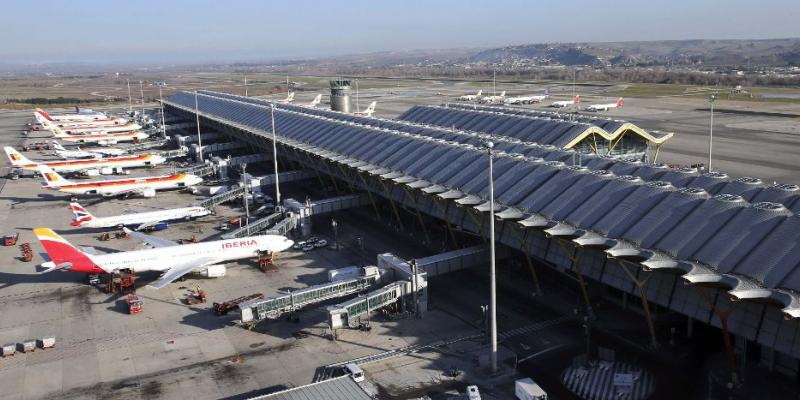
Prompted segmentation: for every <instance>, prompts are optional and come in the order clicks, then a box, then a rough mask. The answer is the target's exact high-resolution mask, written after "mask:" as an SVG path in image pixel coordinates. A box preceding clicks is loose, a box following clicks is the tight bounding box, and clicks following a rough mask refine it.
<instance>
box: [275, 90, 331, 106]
mask: <svg viewBox="0 0 800 400" xmlns="http://www.w3.org/2000/svg"><path fill="white" fill-rule="evenodd" d="M320 99H322V98H321V97H320ZM293 101H294V92H289V94H287V95H286V98H285V99H283V100H277V101H276V103H278V104H289V103H291V102H293Z"/></svg>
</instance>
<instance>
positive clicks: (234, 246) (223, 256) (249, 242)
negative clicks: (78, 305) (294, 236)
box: [73, 235, 292, 272]
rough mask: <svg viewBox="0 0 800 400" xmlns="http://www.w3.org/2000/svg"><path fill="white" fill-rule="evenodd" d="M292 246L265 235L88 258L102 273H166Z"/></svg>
mask: <svg viewBox="0 0 800 400" xmlns="http://www.w3.org/2000/svg"><path fill="white" fill-rule="evenodd" d="M291 245H292V241H291V240H288V239H286V238H285V237H283V236H277V235H262V236H251V237H245V238H241V239H228V240H218V241H214V242H207V243H190V244H184V245H179V246H170V247H159V248H155V249H143V250H134V251H126V252H121V253H112V254H102V255H89V256H88V257H89V259H90V260H91V261H92V262H93V263H94V264H95V265H96V266H97V267H99V268H100V269H101V270H102V271H114V270H119V269H131V270H133V271H136V272H142V271H166V270H168V269H169V268H172V267H173V266H175V265H181V264H186V263H189V262H191V261H192V260H197V261H198V263H199V262H201V261H202V260H207V259H213V260H215V264H222V263H225V262H229V261H235V260H242V259H246V258H251V257H255V256H256V255H258V252H279V251H283V250H286V249H288V248H289V247H291ZM73 270H76V269H75V268H73ZM79 272H90V271H79ZM95 272H96V271H95Z"/></svg>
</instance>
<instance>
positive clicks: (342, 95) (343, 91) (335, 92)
mask: <svg viewBox="0 0 800 400" xmlns="http://www.w3.org/2000/svg"><path fill="white" fill-rule="evenodd" d="M350 82H351V81H350V80H349V79H333V80H331V110H333V111H342V112H346V113H349V112H350Z"/></svg>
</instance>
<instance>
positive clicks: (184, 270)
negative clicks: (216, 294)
mask: <svg viewBox="0 0 800 400" xmlns="http://www.w3.org/2000/svg"><path fill="white" fill-rule="evenodd" d="M218 261H219V260H218V259H216V258H201V259H200V260H192V261H191V262H187V263H183V264H178V265H175V266H173V267H172V268H170V269H168V270H166V271H164V273H163V274H162V275H161V276H160V277H159V278H158V280H157V281H155V282H153V283H151V284H149V285H147V286H148V287H152V288H155V289H161V288H163V287H164V286H167V285H169V284H170V283H172V281H174V280H175V279H178V278H180V277H182V276H184V275H186V274H188V273H189V272H192V270H194V269H197V268H202V267H206V266H209V265H213V264H216V263H217V262H218Z"/></svg>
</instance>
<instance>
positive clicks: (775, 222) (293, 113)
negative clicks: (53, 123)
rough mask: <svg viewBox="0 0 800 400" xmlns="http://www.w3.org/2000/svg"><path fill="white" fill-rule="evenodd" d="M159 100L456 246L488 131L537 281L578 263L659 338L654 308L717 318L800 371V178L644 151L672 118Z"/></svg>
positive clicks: (759, 358)
mask: <svg viewBox="0 0 800 400" xmlns="http://www.w3.org/2000/svg"><path fill="white" fill-rule="evenodd" d="M164 105H165V109H166V111H167V112H168V113H169V114H171V115H174V116H177V117H181V118H183V119H186V120H188V121H194V119H195V118H196V115H199V119H200V125H201V127H202V129H203V131H215V132H219V133H220V134H222V135H224V136H225V137H227V138H229V139H230V140H231V141H236V142H242V143H246V144H247V146H248V147H251V148H252V149H254V150H257V151H258V152H260V153H262V154H267V155H269V156H272V155H273V154H272V151H273V150H272V149H273V142H272V138H273V129H274V134H275V137H276V141H275V144H276V147H277V154H278V159H279V160H280V161H281V163H282V164H283V165H289V166H292V167H297V168H299V169H307V170H312V171H314V173H315V174H317V175H318V176H319V178H320V179H321V180H325V181H330V182H332V184H333V185H334V186H337V187H340V188H341V189H342V190H344V191H347V190H349V191H352V192H354V193H355V192H357V193H365V194H366V195H368V196H369V199H370V202H371V204H372V206H373V208H374V209H375V212H376V213H377V214H379V215H378V216H379V217H383V218H391V219H392V221H391V223H392V224H394V225H395V226H398V227H399V228H400V229H408V230H415V231H416V232H420V237H422V238H425V239H424V240H428V241H430V240H431V238H430V236H431V234H432V231H430V229H431V228H430V227H431V226H432V222H431V221H436V223H437V224H439V225H441V226H444V227H445V229H446V231H445V232H446V235H447V239H446V240H448V241H451V240H452V242H453V245H454V246H457V245H458V244H457V242H456V235H455V234H454V231H458V232H467V233H469V234H471V235H475V236H478V237H483V238H484V239H485V238H486V237H487V235H488V222H489V218H490V216H489V194H488V176H487V163H488V156H487V149H486V148H485V142H486V141H492V142H493V143H494V153H493V157H494V171H495V172H494V186H495V204H494V205H495V209H496V219H495V224H496V231H497V238H498V239H497V240H498V242H499V243H501V244H502V245H504V246H505V247H507V248H509V249H512V250H514V251H515V252H516V254H517V255H518V256H519V257H520V258H522V259H524V260H525V262H526V264H527V266H528V267H529V268H530V272H531V274H532V279H533V281H534V282H535V284H536V285H537V286H538V282H539V281H538V276H539V275H541V274H543V273H544V272H545V271H543V269H547V270H548V271H549V272H552V273H555V274H556V275H558V274H560V275H563V276H568V277H571V278H574V279H575V281H577V282H579V283H578V285H579V286H580V292H581V293H582V296H583V299H584V300H585V304H586V305H587V309H588V310H589V312H591V311H590V310H591V305H590V304H591V302H590V301H589V293H588V289H587V288H588V286H590V285H591V286H592V287H602V288H603V289H604V291H605V293H606V295H607V296H612V297H613V296H620V297H621V296H625V297H626V298H627V297H628V296H633V297H635V298H638V299H639V300H640V302H641V304H642V305H641V308H640V309H638V310H639V312H640V315H641V318H642V324H646V325H647V327H648V330H649V332H650V335H651V339H652V342H653V344H657V342H658V336H659V332H656V327H655V324H654V322H653V320H654V319H657V318H659V316H661V315H666V314H670V315H679V316H681V318H682V319H683V320H684V321H685V322H684V323H685V326H686V327H687V328H686V331H687V334H688V335H691V332H692V329H693V328H692V327H693V326H694V325H695V324H702V325H704V326H712V327H716V328H718V329H719V330H720V331H721V332H722V335H721V337H722V338H723V339H724V342H725V345H726V348H727V352H728V354H730V355H731V362H732V364H735V362H736V360H744V359H745V358H747V359H749V360H752V361H755V362H759V363H762V364H763V365H766V366H767V367H768V368H769V369H771V370H776V371H780V372H782V373H785V374H788V375H790V376H798V373H800V364H799V363H798V360H800V320H799V319H798V317H800V272H797V271H798V266H800V243H798V240H800V239H799V238H800V237H799V236H798V235H797V232H799V231H800V218H798V216H797V212H798V210H800V188H798V187H797V186H795V185H781V184H775V185H768V184H765V183H764V182H761V180H759V179H756V178H739V179H731V178H729V177H728V176H727V175H725V174H723V173H708V174H699V173H698V172H697V171H696V170H693V169H673V168H668V167H667V166H664V165H659V164H654V163H651V162H645V161H647V160H656V159H657V155H658V150H659V149H660V146H661V145H663V144H664V143H665V142H666V141H668V140H669V139H670V138H671V137H672V134H671V133H667V134H661V133H657V132H646V131H645V130H643V129H641V128H638V127H636V126H635V125H633V124H630V123H627V122H624V121H618V120H611V119H604V118H594V117H586V116H582V115H581V116H575V115H567V114H561V115H559V114H555V113H545V112H537V111H523V110H518V109H511V108H505V107H483V106H471V105H452V104H448V105H442V106H415V107H413V108H411V109H410V110H408V111H407V112H406V113H404V114H403V115H402V116H401V117H400V118H399V119H397V120H388V119H380V118H363V117H358V116H353V115H351V114H349V113H344V112H336V111H330V110H323V109H315V108H308V107H303V106H296V105H290V104H277V103H272V102H270V101H267V100H263V99H256V98H248V97H242V96H235V95H229V94H224V93H216V92H208V91H201V92H198V95H197V108H195V95H194V94H192V93H187V92H180V93H177V94H175V95H174V96H172V97H170V98H169V99H168V100H165V104H164ZM273 107H274V126H273V124H272V117H273V114H272V111H273ZM632 159H635V161H632ZM337 190H338V189H337ZM386 205H388V207H384V206H386ZM383 208H387V209H388V210H390V212H389V213H387V215H388V217H387V216H386V215H381V213H380V212H379V210H380V209H383ZM400 210H407V212H405V213H403V215H402V216H401V211H400ZM408 216H412V217H411V218H409V217H408ZM537 290H544V291H546V290H547V288H542V287H537ZM632 308H635V307H632ZM723 339H720V340H723ZM732 368H735V366H734V365H732Z"/></svg>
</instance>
